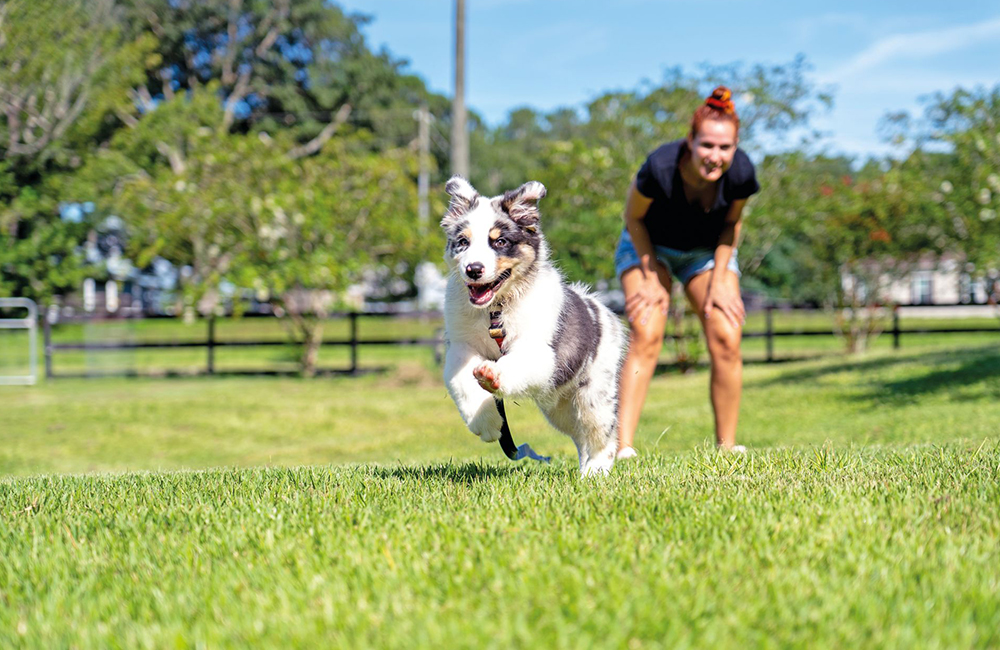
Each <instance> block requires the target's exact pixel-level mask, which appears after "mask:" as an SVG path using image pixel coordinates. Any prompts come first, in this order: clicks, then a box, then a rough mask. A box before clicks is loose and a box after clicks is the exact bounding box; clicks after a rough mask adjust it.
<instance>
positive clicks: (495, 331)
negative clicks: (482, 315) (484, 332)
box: [490, 309, 507, 349]
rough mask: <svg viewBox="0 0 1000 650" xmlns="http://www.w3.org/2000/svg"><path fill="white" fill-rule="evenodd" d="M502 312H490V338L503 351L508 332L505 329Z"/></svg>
mask: <svg viewBox="0 0 1000 650" xmlns="http://www.w3.org/2000/svg"><path fill="white" fill-rule="evenodd" d="M502 313H503V312H502V311H500V310H499V309H498V310H496V311H491V312H490V338H491V339H493V340H494V341H496V342H497V347H498V348H501V349H503V340H504V338H505V337H506V336H507V332H506V331H505V330H504V328H503V319H502V317H501V315H502Z"/></svg>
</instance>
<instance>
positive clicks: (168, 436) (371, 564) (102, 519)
mask: <svg viewBox="0 0 1000 650" xmlns="http://www.w3.org/2000/svg"><path fill="white" fill-rule="evenodd" d="M979 341H980V343H979V344H978V345H972V346H969V347H965V348H942V347H940V346H939V345H935V346H929V347H924V348H913V349H904V350H902V351H899V352H895V353H894V352H892V351H887V350H879V351H875V352H872V353H869V354H867V355H865V356H862V357H856V358H846V357H831V358H824V359H819V360H812V361H805V362H794V363H789V364H779V365H767V366H765V365H751V366H748V367H747V368H746V376H745V385H746V390H745V395H744V403H743V410H742V419H741V432H740V441H741V442H744V443H746V444H748V445H750V446H751V448H752V451H751V453H750V454H749V455H748V456H746V457H743V456H735V455H728V454H718V453H716V452H715V451H714V450H712V449H711V448H710V447H709V446H708V444H707V443H708V441H709V440H710V438H711V435H712V434H711V412H710V409H709V405H708V400H707V373H706V372H705V371H703V370H699V371H695V372H692V373H689V374H686V375H677V374H663V375H658V376H657V377H656V378H654V380H653V385H652V387H651V391H650V397H649V401H648V405H647V408H646V410H645V412H644V414H643V420H642V422H641V424H640V430H639V432H638V436H637V447H638V449H639V450H640V452H641V455H640V457H639V458H638V459H636V460H635V461H632V462H628V463H621V464H619V465H617V466H616V467H615V470H614V472H613V474H612V475H611V476H610V477H606V478H603V479H598V480H583V479H581V478H579V476H578V472H577V469H576V458H575V452H574V450H573V448H572V444H571V443H570V442H569V441H568V440H567V439H566V438H564V437H562V436H559V435H558V434H556V433H554V432H553V431H552V430H551V429H550V428H548V427H547V425H545V423H544V422H543V420H542V418H541V416H540V415H539V414H538V412H537V410H536V409H535V408H534V407H533V406H531V405H529V404H522V405H520V406H517V405H513V404H510V405H508V411H509V413H508V415H509V416H510V420H511V426H512V429H513V432H514V436H515V439H516V440H517V441H518V442H530V443H531V444H532V446H533V447H535V448H536V449H538V450H539V451H541V452H542V453H547V454H548V453H551V454H552V455H553V456H554V461H553V464H552V465H551V466H544V465H540V464H537V463H535V464H528V463H527V461H522V462H521V463H518V464H514V463H510V462H509V461H507V460H506V459H505V458H504V457H503V456H502V454H501V452H500V450H499V449H498V447H497V446H496V445H484V444H482V443H480V442H479V441H478V440H476V439H475V438H474V437H473V436H472V435H471V434H469V433H468V432H467V431H466V430H465V428H464V426H463V425H462V423H461V421H460V420H459V418H458V415H457V414H456V412H455V409H454V406H453V405H452V404H451V401H450V399H449V398H448V396H447V393H446V392H445V391H444V389H443V387H442V386H441V385H440V380H439V379H438V377H437V373H438V370H437V369H436V368H434V367H433V364H432V363H431V362H430V361H429V360H427V359H424V360H423V361H420V360H410V361H404V362H403V363H402V364H401V367H400V368H399V369H398V370H396V371H395V372H392V373H388V374H384V375H370V376H365V377H361V378H356V379H350V378H331V379H317V380H300V379H294V378H243V377H230V378H214V379H213V378H190V379H172V380H167V379H103V380H57V381H51V382H44V383H43V384H42V385H40V386H36V387H31V388H23V387H10V388H3V389H0V474H4V475H6V477H5V478H0V647H70V646H71V647H82V648H87V647H101V648H103V647H157V648H159V647H165V646H173V647H245V646H247V645H255V646H262V645H263V646H279V647H287V646H298V647H303V646H309V647H324V646H333V647H352V648H353V647H482V646H489V647H511V646H517V647H527V646H531V647H563V648H580V647H623V648H626V647H627V648H642V647H670V648H676V647H708V646H712V647H715V646H718V647H746V646H755V647H802V648H814V647H896V648H912V647H925V648H953V647H963V648H964V647H983V648H988V647H997V646H998V645H1000V571H998V570H997V569H996V567H997V566H1000V509H998V508H997V504H998V503H1000V346H998V345H997V344H996V343H986V342H983V339H979Z"/></svg>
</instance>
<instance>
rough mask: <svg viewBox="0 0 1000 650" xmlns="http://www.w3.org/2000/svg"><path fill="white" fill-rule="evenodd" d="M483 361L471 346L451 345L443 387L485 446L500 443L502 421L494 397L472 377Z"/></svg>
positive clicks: (446, 361)
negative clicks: (485, 443) (497, 441)
mask: <svg viewBox="0 0 1000 650" xmlns="http://www.w3.org/2000/svg"><path fill="white" fill-rule="evenodd" d="M484 361H486V360H485V359H484V358H483V357H482V356H480V355H479V354H478V353H476V351H475V350H473V349H472V348H471V347H469V346H468V345H465V344H463V343H452V344H450V345H449V346H448V352H447V354H446V355H445V360H444V383H445V385H446V386H447V387H448V392H449V393H450V394H451V398H452V399H453V400H455V406H457V407H458V412H459V414H460V415H461V416H462V419H463V420H464V421H465V424H466V425H467V426H468V427H469V431H472V433H474V434H476V435H477V436H479V438H480V439H481V440H482V441H483V442H494V441H496V440H499V439H500V426H501V424H503V420H502V419H501V417H500V413H499V411H497V406H496V402H495V401H494V399H493V396H492V395H491V394H490V393H489V392H487V391H486V390H484V389H483V388H482V386H480V383H479V381H477V379H476V377H475V375H474V374H473V373H474V370H475V369H476V368H477V367H479V366H480V365H482V363H483V362H484ZM489 363H492V362H489Z"/></svg>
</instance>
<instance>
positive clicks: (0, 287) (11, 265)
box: [0, 0, 155, 303]
mask: <svg viewBox="0 0 1000 650" xmlns="http://www.w3.org/2000/svg"><path fill="white" fill-rule="evenodd" d="M119 19H120V15H119V12H118V11H117V9H116V6H115V4H114V2H112V0H96V1H95V2H84V1H83V0H33V1H31V2H29V1H27V0H12V1H9V2H4V3H2V4H0V110H2V114H3V115H2V119H0V271H2V273H0V293H3V294H6V295H11V294H13V295H19V296H25V297H30V298H34V299H35V300H36V301H38V302H42V303H45V302H49V301H50V300H52V299H53V297H54V296H55V295H58V294H62V293H65V292H68V291H71V290H73V289H74V288H76V287H78V286H79V283H80V281H81V280H82V278H83V277H84V274H85V273H86V272H87V268H86V265H85V264H83V263H82V260H81V258H80V255H79V252H78V250H77V249H78V247H79V244H80V240H81V237H82V234H83V233H85V232H86V231H87V224H86V223H78V222H75V221H65V220H63V219H61V218H60V204H61V203H62V202H64V201H66V200H67V197H66V196H65V195H62V194H60V188H62V187H64V186H65V185H66V184H67V180H66V176H67V175H69V174H72V173H74V171H75V170H77V169H78V168H79V167H80V166H81V165H82V164H83V163H84V161H85V160H86V158H87V157H88V156H89V155H90V153H91V151H93V149H94V148H95V144H96V143H99V142H100V141H101V139H102V138H103V137H105V136H106V135H107V134H108V133H109V132H111V131H113V129H114V128H115V127H116V125H120V124H121V123H122V122H123V121H124V120H129V119H135V112H136V108H135V107H134V106H132V105H131V104H130V102H129V100H128V89H129V88H131V87H132V86H133V85H134V84H136V83H139V82H140V81H141V80H142V79H143V78H144V77H145V66H146V65H148V64H153V63H155V55H154V54H153V52H152V50H153V46H154V43H153V40H152V39H150V38H148V37H140V38H137V39H134V40H130V39H126V38H125V37H124V36H123V32H122V29H121V25H120V23H119ZM81 200H82V199H81Z"/></svg>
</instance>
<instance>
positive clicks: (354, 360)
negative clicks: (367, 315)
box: [351, 311, 358, 375]
mask: <svg viewBox="0 0 1000 650" xmlns="http://www.w3.org/2000/svg"><path fill="white" fill-rule="evenodd" d="M351 374H352V375H356V374H358V312H356V311H352V312H351Z"/></svg>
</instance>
